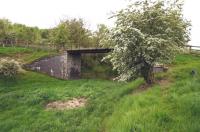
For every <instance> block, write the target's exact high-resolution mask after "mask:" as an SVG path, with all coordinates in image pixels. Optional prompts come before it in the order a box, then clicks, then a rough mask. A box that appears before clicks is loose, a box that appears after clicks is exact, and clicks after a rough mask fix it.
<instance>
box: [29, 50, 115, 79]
mask: <svg viewBox="0 0 200 132" xmlns="http://www.w3.org/2000/svg"><path fill="white" fill-rule="evenodd" d="M112 50H113V49H110V48H87V49H86V48H85V49H70V50H67V51H66V52H65V53H64V54H62V55H58V56H53V57H45V58H41V59H39V60H36V61H34V62H32V63H31V64H27V65H26V66H25V67H26V68H28V69H31V70H33V71H38V72H41V73H45V74H48V75H50V76H53V77H56V78H60V79H65V80H67V79H79V78H80V76H81V55H82V54H96V53H108V52H110V51H112Z"/></svg>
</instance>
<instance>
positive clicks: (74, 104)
mask: <svg viewBox="0 0 200 132" xmlns="http://www.w3.org/2000/svg"><path fill="white" fill-rule="evenodd" d="M86 102H87V100H86V99H85V98H74V99H72V100H67V101H54V102H50V103H48V104H47V105H46V109H47V110H69V109H75V108H80V107H84V106H85V105H86Z"/></svg>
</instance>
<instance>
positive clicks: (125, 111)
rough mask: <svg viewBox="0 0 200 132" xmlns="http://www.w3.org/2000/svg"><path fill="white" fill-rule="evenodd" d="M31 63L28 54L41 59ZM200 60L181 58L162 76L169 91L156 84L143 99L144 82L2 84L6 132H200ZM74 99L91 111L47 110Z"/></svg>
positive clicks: (0, 121) (22, 80) (30, 76)
mask: <svg viewBox="0 0 200 132" xmlns="http://www.w3.org/2000/svg"><path fill="white" fill-rule="evenodd" d="M32 54H35V55H36V56H38V54H37V53H32ZM30 56H31V55H30ZM30 58H31V59H30ZM30 58H29V55H27V56H25V57H23V60H26V61H30V60H32V59H34V58H37V57H30ZM199 59H200V57H194V56H191V55H180V56H178V57H177V59H176V62H175V63H174V65H173V66H172V67H173V68H171V69H170V71H169V72H168V73H167V74H161V75H159V77H165V78H170V80H171V81H172V83H171V85H170V86H169V87H165V86H159V85H155V86H154V87H153V88H151V89H149V90H148V91H144V92H142V93H139V94H137V95H133V94H130V93H131V91H132V90H133V89H134V88H137V86H139V85H140V84H141V83H143V80H141V79H138V80H136V81H134V82H131V83H127V84H124V83H116V82H112V81H106V80H74V81H63V80H57V79H54V78H50V77H48V76H45V75H41V74H38V73H33V72H26V73H24V74H22V75H20V76H19V78H18V79H17V80H15V81H5V80H0V131H19V132H21V131H37V132H38V131H59V132H60V131H69V132H78V131H80V132H95V131H108V132H112V131H113V132H126V131H127V132H129V131H135V130H137V131H198V130H199V129H200V127H199V124H200V114H199V113H200V96H199V95H200V89H199V88H200V77H199V75H196V76H195V77H191V75H190V74H189V73H190V71H191V70H192V69H197V70H198V67H200V62H199ZM198 71H199V70H198ZM199 72H200V71H199ZM73 97H86V98H87V99H88V104H87V106H86V107H85V108H80V109H75V110H66V111H46V110H45V104H46V103H48V102H50V101H54V100H68V99H71V98H73Z"/></svg>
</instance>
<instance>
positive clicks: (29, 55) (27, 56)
mask: <svg viewBox="0 0 200 132" xmlns="http://www.w3.org/2000/svg"><path fill="white" fill-rule="evenodd" d="M55 54H56V53H55V52H52V51H43V50H33V49H30V48H21V47H0V58H1V57H10V58H13V59H16V60H18V61H20V62H22V63H30V62H32V61H34V60H36V59H39V58H41V57H45V56H49V55H55Z"/></svg>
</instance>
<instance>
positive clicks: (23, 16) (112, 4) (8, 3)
mask: <svg viewBox="0 0 200 132" xmlns="http://www.w3.org/2000/svg"><path fill="white" fill-rule="evenodd" d="M128 1H129V0H0V18H7V19H9V20H11V21H12V22H15V23H21V24H26V25H28V26H38V27H40V28H51V27H54V26H56V25H57V24H58V23H59V21H60V19H63V18H83V19H84V20H85V22H86V23H87V26H88V28H90V29H93V30H94V29H96V25H97V24H101V23H104V24H107V25H112V23H113V21H112V20H109V19H108V18H109V16H110V14H111V12H112V11H117V10H119V9H122V8H124V7H126V5H127V4H128V3H129V2H128ZM132 1H134V0H132ZM199 5H200V0H185V6H184V15H185V17H186V18H188V19H189V20H191V21H192V36H191V38H192V41H191V42H190V44H192V45H200V40H199V39H198V38H199V35H200V17H199V16H200V15H199V13H200V8H199Z"/></svg>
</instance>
